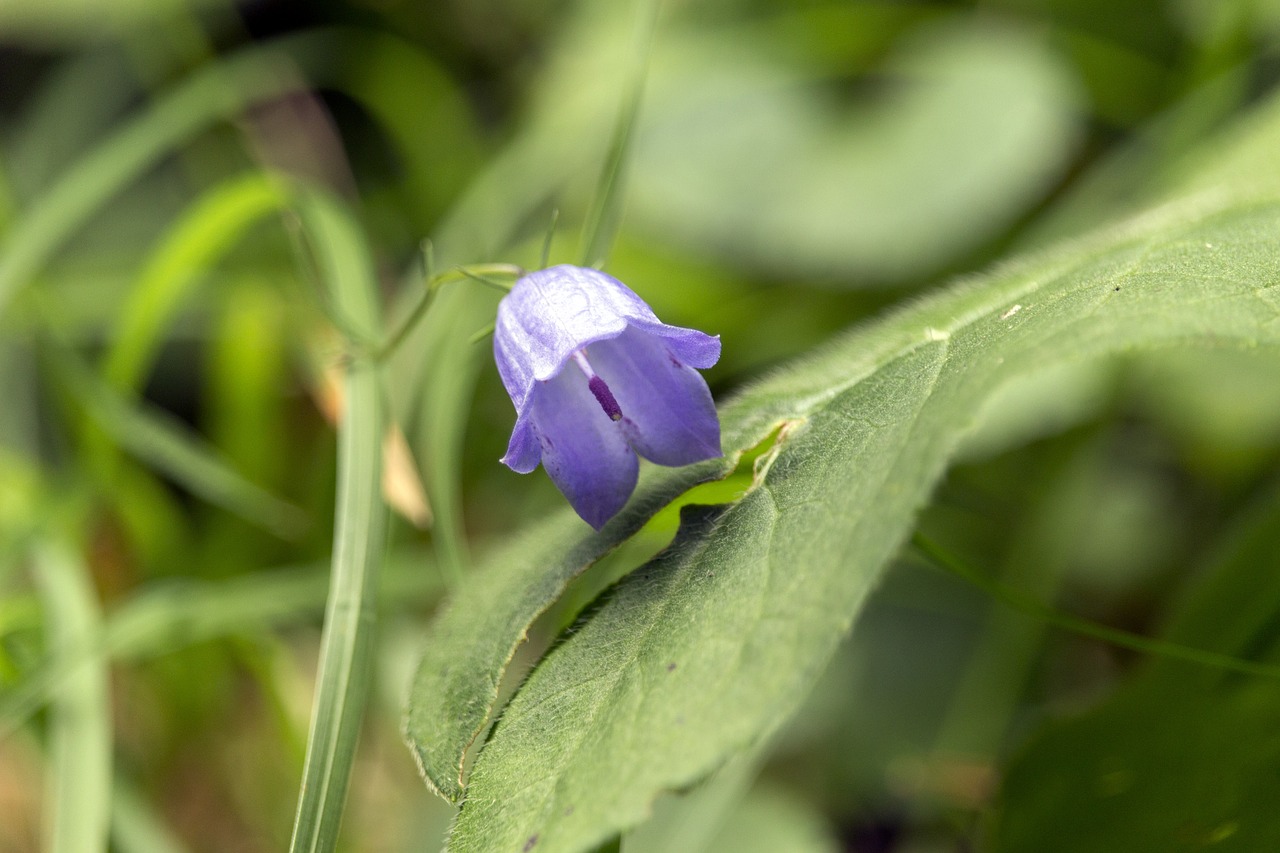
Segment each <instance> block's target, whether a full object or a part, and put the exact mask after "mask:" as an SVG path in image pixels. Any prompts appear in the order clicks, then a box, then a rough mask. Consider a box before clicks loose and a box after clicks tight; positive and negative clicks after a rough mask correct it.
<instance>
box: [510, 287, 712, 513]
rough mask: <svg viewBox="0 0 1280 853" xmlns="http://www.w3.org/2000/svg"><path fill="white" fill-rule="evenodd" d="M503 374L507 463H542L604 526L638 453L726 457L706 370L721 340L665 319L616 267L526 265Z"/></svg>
mask: <svg viewBox="0 0 1280 853" xmlns="http://www.w3.org/2000/svg"><path fill="white" fill-rule="evenodd" d="M493 355H494V358H495V360H496V361H497V362H498V373H499V375H501V377H502V384H503V385H505V386H506V388H507V393H508V394H510V395H511V401H512V402H513V403H515V406H516V426H515V430H514V431H512V433H511V443H510V444H509V445H508V447H507V455H506V456H504V457H502V461H503V463H504V464H505V465H507V466H508V467H509V468H511V470H513V471H518V472H519V473H521V474H527V473H529V472H530V471H532V470H533V469H534V468H537V467H538V463H539V462H541V463H542V466H543V467H544V468H546V470H547V474H548V475H549V476H550V477H551V480H552V482H554V483H555V484H556V486H557V488H559V489H560V491H561V492H563V493H564V496H565V497H566V498H568V499H569V503H570V504H571V505H572V506H573V508H574V509H575V510H577V512H578V515H580V516H582V517H583V519H585V520H586V521H587V523H588V524H590V525H591V526H592V527H595V528H596V529H597V530H598V529H599V528H600V527H602V526H603V525H604V523H605V522H606V521H608V520H609V519H610V518H612V517H613V516H614V514H616V513H617V512H618V510H620V509H622V506H623V504H625V503H626V502H627V498H628V497H630V495H631V491H632V490H633V489H634V488H635V485H636V476H637V474H638V472H639V467H640V463H639V461H638V460H637V459H636V454H637V453H638V454H640V455H641V456H643V457H644V458H646V459H649V460H651V461H653V462H657V463H658V464H659V465H688V464H689V463H691V462H698V461H700V460H703V459H713V458H715V457H717V456H719V455H720V421H719V419H718V418H717V417H716V409H715V403H714V402H712V400H711V392H710V391H709V390H707V383H706V382H705V381H704V380H703V378H702V375H701V374H700V373H698V371H697V370H695V369H694V368H699V369H703V368H707V367H710V366H711V365H713V364H715V363H716V361H717V359H719V358H720V339H719V338H718V337H712V336H710V335H705V334H703V333H702V332H698V331H695V330H693V329H682V328H680V327H678V326H668V325H666V324H665V323H663V322H661V321H660V320H658V318H657V317H656V316H655V315H654V313H653V311H652V310H650V308H649V306H648V305H646V304H645V303H644V300H643V299H641V298H640V297H639V296H637V295H636V294H635V293H633V292H632V291H631V289H630V288H628V287H627V286H626V285H624V284H623V283H622V282H620V281H618V280H617V279H615V278H613V277H612V276H608V275H605V274H604V273H602V272H598V271H597V270H593V269H585V268H583V267H574V266H568V265H562V266H556V267H550V268H548V269H545V270H539V271H538V272H533V273H529V274H528V275H526V276H524V277H523V278H521V279H520V280H519V281H517V282H516V283H515V286H514V287H513V288H512V289H511V292H510V293H509V294H507V295H506V296H505V297H503V299H502V302H501V304H499V305H498V321H497V325H496V328H495V329H494V335H493Z"/></svg>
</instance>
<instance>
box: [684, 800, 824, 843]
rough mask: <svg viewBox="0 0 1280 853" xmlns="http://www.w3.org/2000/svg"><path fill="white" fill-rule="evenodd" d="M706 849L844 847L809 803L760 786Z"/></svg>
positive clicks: (728, 819) (741, 804) (737, 809)
mask: <svg viewBox="0 0 1280 853" xmlns="http://www.w3.org/2000/svg"><path fill="white" fill-rule="evenodd" d="M668 849H671V850H676V849H679V848H674V847H673V848H668ZM706 849H707V851H708V853H777V851H782V850H785V851H787V853H837V851H839V850H843V849H845V848H844V847H842V846H841V844H840V842H839V840H838V839H837V838H836V837H835V835H833V834H832V831H831V827H830V826H828V825H827V821H826V819H825V818H824V817H823V815H822V814H821V813H820V812H819V811H818V810H817V809H816V808H814V807H813V806H812V805H811V804H808V803H806V802H804V801H803V800H801V799H799V798H798V797H796V796H795V795H793V794H788V793H787V792H786V791H784V790H782V789H779V788H774V787H771V786H768V785H762V786H760V787H758V788H756V789H754V790H752V791H751V792H749V793H748V794H747V796H746V798H745V799H744V800H742V801H741V802H740V803H738V805H737V807H736V808H735V809H733V810H732V811H731V812H730V813H729V815H728V817H727V819H726V820H725V821H724V823H723V824H722V827H721V829H720V831H719V832H718V833H717V834H716V836H715V837H714V838H713V839H712V840H711V843H710V845H708V847H707V848H706Z"/></svg>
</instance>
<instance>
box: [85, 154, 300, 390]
mask: <svg viewBox="0 0 1280 853" xmlns="http://www.w3.org/2000/svg"><path fill="white" fill-rule="evenodd" d="M287 202H288V187H287V184H286V182H285V181H284V180H283V179H281V178H280V177H277V176H273V175H266V174H261V173H257V172H254V173H249V174H246V175H240V176H237V177H235V178H231V179H229V180H227V181H224V182H223V183H221V184H219V185H218V186H216V187H214V188H213V189H210V190H208V191H207V192H205V193H204V194H203V195H202V196H201V197H200V198H199V199H197V200H196V201H195V203H193V204H192V206H191V207H190V209H189V210H187V211H186V212H185V213H184V214H183V216H182V218H181V219H179V220H178V222H176V223H175V224H174V225H173V226H172V227H171V228H170V229H169V232H168V233H167V234H166V235H165V236H164V238H163V239H162V240H161V241H160V242H159V243H158V244H157V246H156V248H155V249H154V250H153V251H152V253H151V255H150V257H149V258H148V259H147V261H146V263H145V264H144V265H143V268H142V273H141V274H140V275H139V277H138V281H137V283H136V284H135V285H134V286H133V288H132V289H131V290H130V291H129V297H128V299H127V301H126V303H125V306H124V308H123V310H122V311H121V313H120V321H119V328H118V329H117V330H116V331H115V333H114V337H113V339H112V343H111V348H110V349H109V350H108V351H107V354H106V356H105V358H104V366H103V372H104V374H105V378H106V380H107V381H108V382H109V383H110V384H111V385H112V386H113V387H115V388H119V389H130V390H132V389H134V388H136V387H137V385H138V383H139V382H141V381H142V379H143V377H145V376H146V374H147V371H148V369H149V368H150V366H151V362H152V360H153V359H154V357H155V351H156V349H157V348H158V346H159V344H160V341H161V337H162V334H163V332H164V331H165V329H166V328H167V327H168V324H169V322H170V320H171V318H172V314H173V312H174V310H175V309H176V308H177V307H178V305H179V304H180V303H181V301H182V299H183V298H184V297H185V296H186V294H187V293H188V292H189V291H190V290H191V288H192V287H193V286H194V285H195V283H196V282H197V281H198V280H199V277H200V275H201V274H202V273H203V272H204V271H206V270H207V269H209V267H211V266H212V265H213V264H214V263H215V262H216V261H217V259H218V258H219V257H221V256H222V255H223V254H225V253H226V252H227V251H228V250H229V249H230V248H231V247H232V246H233V245H234V244H235V242H236V241H237V240H239V239H240V237H241V236H242V235H243V234H244V232H245V231H246V230H247V229H248V228H249V227H250V226H252V225H253V224H254V223H256V222H257V221H258V220H260V219H262V218H263V217H264V216H266V215H268V214H270V213H274V212H277V211H280V210H282V209H283V208H284V207H285V205H286V204H287Z"/></svg>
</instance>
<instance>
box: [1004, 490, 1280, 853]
mask: <svg viewBox="0 0 1280 853" xmlns="http://www.w3.org/2000/svg"><path fill="white" fill-rule="evenodd" d="M1278 527H1280V492H1278V491H1277V490H1276V489H1275V488H1274V487H1273V488H1272V489H1271V490H1270V494H1268V495H1266V497H1265V499H1264V500H1263V501H1261V502H1259V504H1258V505H1257V506H1255V507H1254V508H1253V510H1252V511H1251V512H1249V513H1248V514H1247V515H1246V517H1245V518H1244V519H1242V521H1241V523H1239V524H1238V525H1236V527H1235V529H1234V530H1232V531H1230V535H1229V536H1228V538H1227V543H1228V547H1227V548H1226V551H1225V554H1224V555H1223V557H1222V558H1221V559H1220V560H1219V561H1218V563H1217V565H1215V566H1213V567H1212V568H1211V570H1210V571H1209V572H1208V573H1207V574H1206V576H1205V578H1204V581H1203V582H1201V583H1199V584H1196V585H1193V586H1192V587H1190V588H1189V589H1188V590H1187V594H1186V595H1185V596H1184V600H1183V602H1182V605H1181V607H1180V608H1179V609H1178V610H1177V611H1176V612H1175V613H1174V615H1173V617H1172V618H1171V620H1170V622H1169V625H1168V628H1167V631H1166V633H1165V636H1166V638H1167V639H1168V640H1170V641H1173V642H1181V643H1187V644H1195V645H1198V646H1203V647H1206V648H1210V649H1213V650H1214V651H1216V652H1217V653H1219V654H1223V655H1238V656H1244V657H1252V658H1254V659H1258V660H1261V661H1268V662H1275V661H1277V660H1280V648H1278V647H1277V645H1276V637H1275V630H1274V626H1275V624H1276V619H1277V615H1278V614H1280V559H1277V551H1276V548H1275V533H1276V530H1277V529H1278ZM1277 714H1280V683H1278V682H1277V681H1276V680H1274V679H1241V678H1240V677H1238V676H1235V675H1233V674H1232V673H1230V672H1228V671H1225V670H1214V669H1207V668H1202V667H1192V666H1187V665H1185V664H1182V663H1180V662H1178V661H1176V660H1172V659H1169V658H1155V659H1153V660H1152V661H1151V663H1150V664H1149V665H1148V666H1146V667H1145V668H1144V669H1143V670H1142V671H1141V672H1140V674H1139V675H1138V676H1137V677H1136V678H1135V679H1133V680H1132V681H1130V682H1129V683H1127V684H1125V685H1124V686H1123V687H1122V688H1121V689H1120V690H1119V691H1118V692H1117V693H1116V694H1115V695H1114V696H1112V697H1111V698H1110V699H1108V700H1107V702H1106V703H1104V704H1102V705H1101V706H1099V707H1097V708H1095V709H1093V710H1091V711H1090V712H1089V713H1087V714H1084V715H1081V716H1078V717H1075V718H1071V719H1066V720H1061V721H1057V722H1054V723H1052V724H1050V725H1048V726H1046V727H1045V728H1044V729H1042V730H1041V731H1039V732H1037V733H1036V735H1035V737H1034V738H1033V739H1032V740H1031V742H1030V743H1029V744H1028V745H1027V746H1026V748H1025V749H1024V750H1023V752H1022V753H1021V754H1020V755H1019V756H1018V757H1017V758H1016V760H1015V761H1014V762H1013V764H1012V766H1011V767H1010V768H1009V769H1008V771H1007V774H1006V776H1005V780H1004V784H1003V786H1002V790H1001V793H1000V796H999V799H998V801H997V820H996V822H995V827H994V831H993V835H994V841H995V845H994V848H993V849H996V850H1009V851H1015V850H1025V849H1027V848H1028V845H1030V846H1032V847H1034V848H1035V849H1036V850H1043V851H1046V853H1068V851H1072V853H1074V851H1079V852H1080V853H1084V851H1091V850H1098V849H1103V848H1105V849H1123V850H1126V851H1134V853H1157V851H1158V852H1159V853H1165V851H1184V850H1185V851H1192V850H1204V849H1212V850H1223V851H1253V850H1273V849H1276V848H1277V847H1280V822H1277V821H1276V819H1275V810H1274V808H1273V804H1274V803H1275V801H1276V798H1277V797H1280V781H1278V780H1280V776H1278V775H1277V769H1280V736H1278V735H1277V734H1276V729H1275V720H1276V716H1277ZM1082 814H1087V815H1088V816H1089V819H1088V820H1081V819H1080V816H1081V815H1082Z"/></svg>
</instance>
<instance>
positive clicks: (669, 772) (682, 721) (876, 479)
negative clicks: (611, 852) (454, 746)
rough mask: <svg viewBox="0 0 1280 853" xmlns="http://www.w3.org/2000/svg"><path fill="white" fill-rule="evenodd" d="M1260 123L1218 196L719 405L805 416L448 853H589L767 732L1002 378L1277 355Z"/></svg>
mask: <svg viewBox="0 0 1280 853" xmlns="http://www.w3.org/2000/svg"><path fill="white" fill-rule="evenodd" d="M1265 118H1266V119H1267V120H1266V121H1263V122H1261V123H1258V124H1257V126H1255V127H1254V128H1253V130H1252V132H1250V133H1247V134H1245V135H1243V136H1242V137H1241V138H1240V139H1239V140H1237V143H1236V144H1234V145H1231V146H1222V147H1220V148H1219V150H1220V151H1226V152H1227V153H1228V158H1234V160H1230V162H1227V163H1219V164H1218V165H1217V167H1216V169H1217V175H1218V176H1219V177H1218V179H1217V181H1216V183H1215V186H1213V187H1212V191H1209V192H1194V193H1189V194H1187V196H1186V197H1185V198H1183V199H1182V200H1180V201H1173V202H1169V203H1167V204H1165V205H1164V206H1162V207H1160V208H1157V209H1155V210H1152V211H1149V212H1147V213H1146V214H1145V215H1142V216H1140V217H1138V218H1136V219H1134V220H1131V221H1128V222H1122V223H1117V224H1114V225H1112V226H1111V227H1109V228H1107V229H1105V230H1103V231H1100V232H1099V233H1097V234H1096V235H1095V236H1093V237H1092V238H1090V239H1088V240H1080V241H1076V242H1073V243H1069V244H1066V245H1063V246H1061V247H1059V248H1057V249H1056V250H1054V251H1052V252H1047V253H1044V254H1042V255H1039V256H1036V257H1033V258H1030V259H1028V260H1026V261H1023V262H1022V263H1019V264H1016V265H1010V266H1006V267H1004V268H1002V269H999V270H997V271H995V272H994V273H993V274H991V275H989V276H986V277H983V278H980V279H975V280H973V281H970V282H968V283H966V284H964V285H961V286H958V287H954V288H951V289H949V290H947V291H945V292H942V293H939V294H937V295H935V296H933V297H932V298H930V299H927V300H925V301H923V302H921V303H918V304H916V305H912V306H909V307H907V308H905V309H903V310H901V311H898V312H897V313H895V314H893V315H891V316H889V317H887V318H885V319H883V320H881V321H879V322H876V323H872V324H869V325H867V326H865V327H862V328H858V329H855V330H854V331H853V332H851V333H850V334H848V335H846V336H844V337H843V338H841V339H839V340H837V341H836V342H834V343H833V344H831V345H830V346H828V347H826V348H825V349H824V350H823V351H822V352H820V353H819V354H817V355H815V356H814V357H812V358H810V359H808V360H806V361H804V362H802V363H800V364H798V365H796V366H794V367H792V368H791V369H789V370H785V371H781V372H779V373H777V374H775V375H774V376H773V377H771V378H769V379H767V380H766V381H764V382H762V383H760V384H759V385H757V386H755V387H754V388H751V389H748V390H747V391H746V392H744V393H743V394H742V395H740V396H739V397H738V398H736V399H735V400H734V401H732V402H731V403H730V404H729V405H728V406H726V407H725V408H724V410H723V412H722V419H723V423H724V443H725V446H726V447H728V448H743V447H747V446H750V445H751V444H753V443H755V442H757V441H759V440H760V439H761V437H763V436H764V435H767V434H768V433H769V431H770V430H771V429H773V428H774V427H775V426H776V425H778V424H779V423H786V424H788V427H787V428H786V429H785V430H784V431H783V432H782V433H781V434H780V436H779V439H778V442H777V444H776V446H775V448H774V451H773V452H772V453H771V454H770V455H769V456H768V457H766V458H765V459H763V460H762V464H761V465H759V466H758V468H759V471H758V474H757V484H756V486H755V488H754V489H753V490H752V491H750V492H749V493H748V494H747V495H746V497H744V498H743V499H742V500H741V501H739V502H738V503H736V504H733V505H732V506H729V507H725V508H721V509H713V510H702V511H695V510H691V509H690V510H687V518H686V522H687V523H686V525H685V528H684V529H683V530H682V532H681V534H680V535H679V536H678V537H677V541H676V543H675V544H674V545H673V546H672V547H671V549H670V550H669V551H667V552H666V553H664V554H663V555H661V556H660V557H659V558H658V559H656V560H655V561H654V562H653V563H651V564H650V565H648V566H647V567H645V568H643V569H640V570H637V571H636V572H634V573H633V574H631V575H629V576H628V577H627V578H626V579H625V580H623V581H622V582H621V583H620V584H618V586H617V587H616V588H615V589H614V590H613V592H612V594H611V595H610V596H609V597H608V600H607V601H605V602H604V603H603V604H602V605H601V606H600V607H599V608H598V609H597V610H595V611H594V612H593V613H592V614H591V616H590V618H589V619H587V620H585V621H584V623H583V624H581V625H580V626H578V627H577V628H576V629H575V630H574V631H572V632H570V633H569V634H568V635H567V636H566V637H565V639H564V642H563V643H562V644H560V645H559V646H557V647H556V648H555V649H554V650H553V651H552V652H551V653H550V654H549V655H547V657H546V658H545V659H544V660H543V661H542V662H541V663H540V664H539V665H538V666H537V668H536V669H535V670H534V671H533V673H532V675H531V676H530V677H529V679H528V680H527V681H526V682H525V684H524V685H523V686H522V688H521V689H520V690H519V692H518V693H517V694H516V695H515V698H514V699H513V700H512V701H511V703H510V704H509V705H508V707H507V708H506V709H505V710H504V712H503V714H502V717H501V721H500V722H499V724H498V725H497V727H496V728H495V730H494V732H493V735H492V737H491V739H490V740H489V742H488V743H487V744H486V745H485V747H484V748H483V749H482V750H481V752H480V754H479V756H478V758H477V760H476V763H475V765H474V768H473V770H472V775H471V778H470V780H469V783H468V787H467V793H466V799H465V801H464V803H463V807H462V810H461V812H460V813H459V817H458V820H457V823H456V825H455V828H454V832H453V835H452V837H451V849H454V850H456V851H487V850H511V849H521V848H526V849H534V848H536V849H537V850H538V851H539V853H543V851H578V850H587V849H590V848H591V846H592V845H595V844H598V843H600V842H602V841H603V840H605V839H607V838H608V837H610V836H611V835H613V834H616V833H617V832H619V831H620V830H625V829H626V828H628V827H631V826H634V825H636V824H637V823H639V822H640V821H642V820H643V819H644V818H645V816H646V814H647V813H648V810H649V808H650V804H651V803H652V801H653V799H654V797H655V796H656V795H657V794H658V793H659V792H661V791H664V790H672V789H680V788H684V787H686V786H688V785H690V784H692V783H693V782H695V781H697V780H698V779H700V778H702V777H704V776H705V775H707V774H708V773H710V772H711V771H712V770H714V769H715V768H716V767H717V766H719V765H720V764H722V763H723V762H724V761H725V760H726V759H727V758H728V757H729V756H731V755H733V754H735V753H737V752H739V751H741V750H743V749H746V748H748V747H750V746H751V745H752V744H754V743H757V742H758V741H759V740H760V739H761V738H762V737H766V736H768V735H769V734H770V733H771V732H772V731H774V730H775V729H776V728H777V726H778V725H780V723H781V722H782V721H783V720H785V719H786V718H787V717H788V716H789V715H790V714H791V713H792V712H793V711H794V710H795V709H796V707H797V706H798V705H799V704H800V702H801V701H802V700H803V698H804V696H805V695H806V694H807V692H808V690H809V688H810V687H811V686H812V684H813V682H814V680H815V679H816V677H817V675H818V674H819V673H820V672H821V671H822V669H823V667H824V665H825V664H826V662H827V660H828V659H829V657H830V656H831V654H832V652H833V650H834V649H835V647H836V645H837V643H838V642H839V640H840V638H841V637H842V636H843V635H844V634H845V633H846V632H847V631H848V630H849V628H850V626H851V625H852V623H853V621H854V620H855V619H856V617H857V615H858V612H859V610H860V608H861V605H862V603H863V602H864V601H865V599H866V597H867V595H868V593H869V592H870V590H871V589H872V588H873V587H874V586H875V584H876V582H877V581H878V579H879V577H880V573H881V570H882V567H883V566H884V565H885V563H886V562H887V561H888V560H889V558H890V557H891V556H892V555H893V554H894V553H895V552H896V550H897V549H898V547H899V545H900V544H901V543H902V541H903V539H904V538H905V537H906V536H907V534H908V533H909V531H910V527H911V523H912V520H913V518H914V514H915V512H916V511H917V510H918V509H919V508H920V507H921V505H922V504H923V503H924V502H925V501H926V500H927V498H928V495H929V492H930V490H931V489H932V486H933V484H934V482H935V481H936V480H937V479H938V477H939V476H940V475H941V473H942V472H943V471H944V470H945V467H946V464H947V462H948V460H949V458H950V457H951V455H952V453H953V452H954V451H955V449H956V447H957V446H958V444H959V442H960V441H961V439H962V438H963V436H964V435H965V434H966V433H967V432H969V431H970V430H971V429H972V427H973V425H974V424H975V422H976V421H977V420H978V419H979V417H980V413H981V411H982V409H983V406H984V404H985V403H986V402H987V401H989V400H990V399H992V398H993V396H994V395H995V394H996V392H997V391H998V390H999V389H1000V388H1001V387H1002V386H1003V385H1004V384H1005V383H1007V382H1009V381H1011V380H1013V379H1015V378H1017V377H1020V376H1027V375H1031V374H1034V373H1035V372H1036V371H1040V370H1044V369H1047V368H1050V367H1053V366H1054V365H1058V364H1061V363H1062V362H1064V361H1072V360H1081V359H1091V358H1098V357H1102V356H1104V355H1109V354H1112V353H1115V352H1117V351H1125V350H1132V349H1136V348H1143V349H1157V348H1161V347H1175V346H1188V345H1197V346H1204V347H1252V346H1259V345H1269V346H1275V345H1280V287H1278V286H1277V285H1280V253H1277V250H1276V244H1275V234H1276V233H1277V230H1278V229H1280V199H1278V196H1280V193H1277V191H1276V190H1277V183H1278V181H1277V178H1278V177H1280V176H1278V175H1277V174H1276V173H1275V166H1274V158H1273V157H1271V155H1269V154H1266V153H1265V152H1266V151H1267V150H1271V146H1270V145H1265V146H1264V145H1263V143H1262V142H1261V141H1260V139H1266V140H1270V139H1273V138H1274V132H1275V127H1276V124H1277V113H1276V109H1275V105H1272V107H1271V108H1270V109H1269V111H1268V112H1267V113H1266V115H1265ZM1268 164H1270V165H1268ZM1246 175H1248V177H1247V178H1245V176H1246ZM1205 180H1206V177H1205V176H1204V175H1201V176H1199V178H1198V179H1197V183H1196V184H1193V185H1192V186H1193V187H1196V188H1197V189H1199V188H1200V187H1203V186H1204V181H1205ZM472 698H473V699H475V700H476V701H483V697H472Z"/></svg>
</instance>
